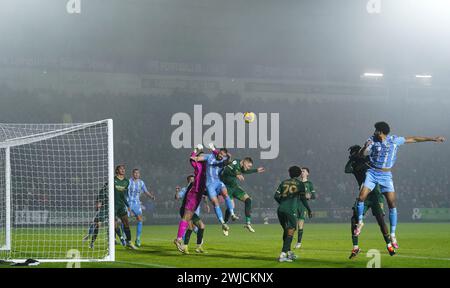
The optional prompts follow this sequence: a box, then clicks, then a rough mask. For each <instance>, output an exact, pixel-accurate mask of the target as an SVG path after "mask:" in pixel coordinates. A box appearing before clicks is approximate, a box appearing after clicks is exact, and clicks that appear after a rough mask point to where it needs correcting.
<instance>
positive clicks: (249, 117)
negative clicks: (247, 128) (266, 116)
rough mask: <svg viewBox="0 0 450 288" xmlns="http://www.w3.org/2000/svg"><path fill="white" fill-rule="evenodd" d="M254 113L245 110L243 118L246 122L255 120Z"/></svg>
mask: <svg viewBox="0 0 450 288" xmlns="http://www.w3.org/2000/svg"><path fill="white" fill-rule="evenodd" d="M255 118H256V115H255V113H253V112H245V113H244V120H245V122H246V123H252V122H253V121H255Z"/></svg>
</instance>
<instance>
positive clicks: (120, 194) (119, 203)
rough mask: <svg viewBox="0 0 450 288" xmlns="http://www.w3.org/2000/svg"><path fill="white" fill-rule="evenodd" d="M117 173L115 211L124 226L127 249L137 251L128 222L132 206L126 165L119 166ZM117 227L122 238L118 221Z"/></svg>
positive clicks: (115, 179)
mask: <svg viewBox="0 0 450 288" xmlns="http://www.w3.org/2000/svg"><path fill="white" fill-rule="evenodd" d="M115 172H116V176H115V177H114V211H115V216H116V220H117V219H120V221H121V222H122V224H123V230H124V233H125V236H126V242H127V243H126V245H127V247H129V248H131V249H136V247H134V245H133V243H131V232H130V223H129V221H128V211H129V210H130V205H129V204H128V201H127V193H128V186H129V185H130V181H129V180H128V179H127V178H126V177H125V166H124V165H118V166H117V167H116V171H115ZM115 226H116V228H115V230H116V234H117V235H118V236H119V237H120V236H121V232H120V223H119V221H116V223H115Z"/></svg>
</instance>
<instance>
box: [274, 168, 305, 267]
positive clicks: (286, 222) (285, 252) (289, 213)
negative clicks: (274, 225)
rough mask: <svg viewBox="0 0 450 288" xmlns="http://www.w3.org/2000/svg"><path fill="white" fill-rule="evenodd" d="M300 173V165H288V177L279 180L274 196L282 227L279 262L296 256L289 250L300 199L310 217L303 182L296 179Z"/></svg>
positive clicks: (295, 225)
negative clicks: (281, 245)
mask: <svg viewBox="0 0 450 288" xmlns="http://www.w3.org/2000/svg"><path fill="white" fill-rule="evenodd" d="M301 173H302V170H301V168H300V167H298V166H292V167H290V168H289V177H290V179H287V180H284V181H282V182H281V184H280V185H279V186H278V189H277V191H276V193H275V197H274V198H275V200H276V201H277V202H278V204H279V206H278V210H277V215H278V220H279V221H280V224H281V227H283V248H282V250H281V254H280V257H279V258H278V261H279V262H292V261H293V260H295V259H296V258H297V257H296V256H295V254H294V253H293V252H292V251H291V244H292V239H293V237H294V232H295V229H296V227H297V214H298V209H299V203H300V201H301V202H302V203H303V205H305V207H306V209H307V211H308V216H309V218H311V217H312V211H311V208H309V205H308V201H306V198H305V184H304V183H303V182H302V181H300V179H298V177H300V175H301ZM299 199H300V201H299Z"/></svg>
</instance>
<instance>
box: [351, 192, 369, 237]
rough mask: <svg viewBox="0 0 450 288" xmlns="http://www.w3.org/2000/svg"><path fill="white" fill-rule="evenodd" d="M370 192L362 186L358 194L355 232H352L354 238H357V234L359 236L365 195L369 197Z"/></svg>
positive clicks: (362, 224) (362, 223)
mask: <svg viewBox="0 0 450 288" xmlns="http://www.w3.org/2000/svg"><path fill="white" fill-rule="evenodd" d="M370 191H371V190H370V189H369V188H367V187H366V186H364V185H363V186H362V187H361V191H360V192H359V197H358V204H357V206H356V210H357V217H358V219H357V220H358V222H357V224H356V227H355V230H354V235H355V236H359V234H361V230H362V227H363V226H364V222H363V216H364V215H363V214H364V201H366V199H367V195H369V193H370Z"/></svg>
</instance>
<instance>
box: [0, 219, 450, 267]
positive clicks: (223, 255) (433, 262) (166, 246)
mask: <svg viewBox="0 0 450 288" xmlns="http://www.w3.org/2000/svg"><path fill="white" fill-rule="evenodd" d="M230 227H231V230H230V235H229V236H228V237H225V236H223V234H222V232H221V229H220V226H219V225H213V224H209V225H207V227H206V230H205V239H204V240H205V243H204V248H205V250H206V251H207V252H208V253H207V254H201V255H200V254H197V253H195V251H194V250H195V242H196V236H195V234H193V235H192V237H191V243H190V254H189V255H183V254H181V253H179V252H178V251H177V250H176V248H175V246H174V244H173V243H172V241H173V239H174V237H175V234H176V229H177V227H176V226H175V225H171V226H157V225H148V226H145V227H144V229H143V237H142V247H141V248H140V249H139V250H136V251H133V250H129V249H127V248H124V247H122V246H120V245H117V246H116V261H115V262H97V263H81V268H103V267H104V268H108V267H114V268H120V267H123V268H177V267H179V268H192V267H202V268H203V267H204V268H214V267H217V268H236V267H243V268H252V267H254V268H305V267H317V268H322V267H323V268H333V267H336V268H345V267H351V268H365V267H366V266H367V263H368V261H370V260H371V259H372V257H367V252H368V251H369V250H371V249H376V250H379V251H380V259H381V264H380V266H381V267H382V268H397V267H398V268H399V267H445V268H450V224H449V223H423V224H416V223H400V225H399V226H398V228H397V229H398V230H397V238H398V241H399V245H400V248H399V249H398V251H397V252H398V254H397V255H395V256H393V257H391V256H389V254H388V253H387V251H386V247H385V244H384V241H383V238H382V236H381V234H380V232H379V230H378V227H377V225H376V224H375V223H367V225H366V226H365V227H364V229H363V232H362V234H361V236H360V243H359V244H360V247H361V249H362V253H361V254H359V256H358V257H357V258H356V259H353V260H349V259H348V256H349V255H350V251H351V248H352V243H351V237H350V227H349V224H311V223H306V224H305V229H304V235H303V246H302V248H300V249H296V250H295V253H296V254H297V256H299V258H298V259H297V260H296V261H295V262H292V263H278V262H277V261H276V260H277V257H278V255H279V252H280V249H281V245H282V243H281V234H282V230H281V227H280V226H279V225H276V224H271V225H255V226H254V227H255V230H256V233H250V232H248V231H247V230H245V229H244V228H243V225H241V224H233V225H230ZM133 228H134V227H133ZM134 235H135V234H134V230H133V238H134ZM81 237H82V235H80V241H81ZM296 239H297V235H295V238H294V241H293V245H292V247H293V246H294V244H295V242H296ZM86 245H87V244H86ZM94 249H95V248H94ZM0 267H5V266H4V265H0ZM37 267H41V268H45V267H48V268H57V267H61V268H64V267H66V263H42V264H41V265H39V266H37Z"/></svg>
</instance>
